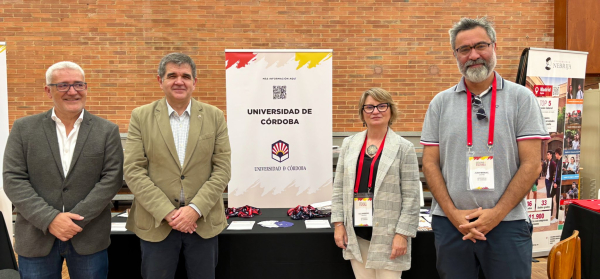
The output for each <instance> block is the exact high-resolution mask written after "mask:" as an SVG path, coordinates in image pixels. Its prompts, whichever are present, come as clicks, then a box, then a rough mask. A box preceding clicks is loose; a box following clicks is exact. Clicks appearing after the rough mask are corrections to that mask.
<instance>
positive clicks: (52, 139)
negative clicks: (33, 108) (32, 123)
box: [42, 109, 65, 180]
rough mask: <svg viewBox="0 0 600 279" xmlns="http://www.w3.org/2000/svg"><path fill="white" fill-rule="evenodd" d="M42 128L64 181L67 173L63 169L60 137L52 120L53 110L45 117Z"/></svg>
mask: <svg viewBox="0 0 600 279" xmlns="http://www.w3.org/2000/svg"><path fill="white" fill-rule="evenodd" d="M42 126H43V127H44V134H46V139H47V140H48V145H49V146H50V152H51V153H52V157H54V162H55V163H56V167H58V170H59V172H60V176H61V177H62V179H63V180H64V179H65V171H64V170H63V168H62V161H61V159H60V150H59V148H58V136H57V135H56V123H55V122H54V120H52V109H51V110H49V111H48V112H47V113H46V117H44V120H42Z"/></svg>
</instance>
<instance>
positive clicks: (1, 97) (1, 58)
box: [0, 42, 12, 239]
mask: <svg viewBox="0 0 600 279" xmlns="http://www.w3.org/2000/svg"><path fill="white" fill-rule="evenodd" d="M7 139H8V91H7V87H6V43H4V42H0V158H4V146H6V140H7ZM0 169H3V167H2V160H0ZM0 210H1V211H2V214H3V215H4V221H5V222H6V227H7V228H8V230H9V232H10V235H11V239H12V203H11V202H10V200H9V199H8V197H6V194H4V185H3V183H2V179H0Z"/></svg>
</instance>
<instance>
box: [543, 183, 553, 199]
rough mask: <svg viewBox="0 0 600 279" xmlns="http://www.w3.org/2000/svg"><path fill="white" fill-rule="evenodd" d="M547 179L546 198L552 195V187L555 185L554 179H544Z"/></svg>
mask: <svg viewBox="0 0 600 279" xmlns="http://www.w3.org/2000/svg"><path fill="white" fill-rule="evenodd" d="M544 181H546V198H550V197H551V196H552V187H553V186H554V184H553V182H552V180H548V179H544Z"/></svg>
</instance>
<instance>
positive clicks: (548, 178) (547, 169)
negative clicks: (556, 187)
mask: <svg viewBox="0 0 600 279" xmlns="http://www.w3.org/2000/svg"><path fill="white" fill-rule="evenodd" d="M546 164H547V165H548V166H547V167H546V180H550V165H551V164H552V160H549V161H548V163H546Z"/></svg>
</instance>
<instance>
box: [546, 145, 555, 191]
mask: <svg viewBox="0 0 600 279" xmlns="http://www.w3.org/2000/svg"><path fill="white" fill-rule="evenodd" d="M553 157H554V151H552V150H548V152H547V153H546V160H547V161H546V198H550V197H551V195H552V184H553V183H554V173H555V172H556V162H554V158H553Z"/></svg>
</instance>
